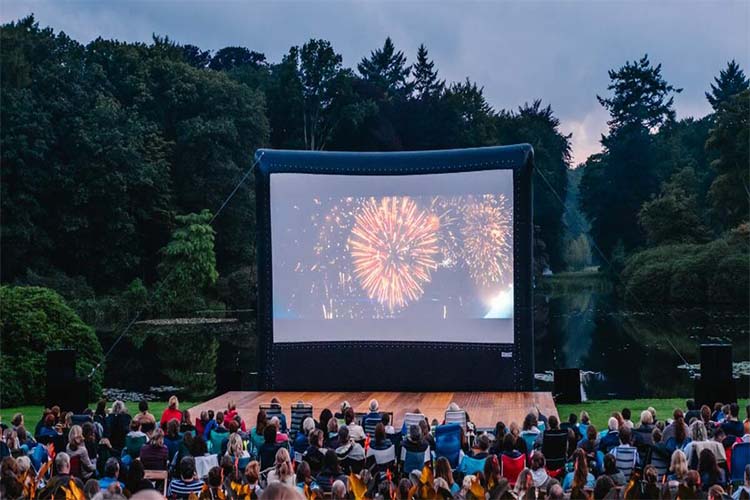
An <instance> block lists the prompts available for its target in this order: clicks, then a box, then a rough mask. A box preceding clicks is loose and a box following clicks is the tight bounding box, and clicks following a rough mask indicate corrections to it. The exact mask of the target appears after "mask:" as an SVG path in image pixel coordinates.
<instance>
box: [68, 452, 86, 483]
mask: <svg viewBox="0 0 750 500" xmlns="http://www.w3.org/2000/svg"><path fill="white" fill-rule="evenodd" d="M70 475H71V476H74V477H77V478H78V479H83V471H82V470H81V456H80V455H74V456H72V457H70Z"/></svg>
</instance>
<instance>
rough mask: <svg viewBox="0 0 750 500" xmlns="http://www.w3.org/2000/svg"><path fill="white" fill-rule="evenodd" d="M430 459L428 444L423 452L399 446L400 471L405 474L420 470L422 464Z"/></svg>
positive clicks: (430, 453)
mask: <svg viewBox="0 0 750 500" xmlns="http://www.w3.org/2000/svg"><path fill="white" fill-rule="evenodd" d="M430 461H432V452H431V451H430V447H429V446H428V447H427V449H426V450H425V451H424V452H421V451H409V450H407V449H406V448H401V465H402V468H401V472H403V473H404V474H405V475H409V473H411V471H413V470H418V471H421V470H422V468H423V467H424V464H426V463H427V462H430Z"/></svg>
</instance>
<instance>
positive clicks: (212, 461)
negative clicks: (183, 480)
mask: <svg viewBox="0 0 750 500" xmlns="http://www.w3.org/2000/svg"><path fill="white" fill-rule="evenodd" d="M218 465H219V458H218V457H217V456H216V455H203V456H200V457H195V472H196V473H197V474H198V477H199V478H201V479H205V478H206V477H208V471H209V470H211V468H212V467H218Z"/></svg>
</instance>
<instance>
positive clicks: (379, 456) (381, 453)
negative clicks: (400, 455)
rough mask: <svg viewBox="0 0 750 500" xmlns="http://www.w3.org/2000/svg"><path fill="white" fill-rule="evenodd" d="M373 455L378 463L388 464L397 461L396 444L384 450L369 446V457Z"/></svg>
mask: <svg viewBox="0 0 750 500" xmlns="http://www.w3.org/2000/svg"><path fill="white" fill-rule="evenodd" d="M370 457H372V458H373V459H374V461H375V463H376V464H378V465H386V464H389V463H392V462H395V461H396V446H395V445H391V446H390V447H388V448H386V449H384V450H376V449H374V448H372V447H370V448H367V458H370Z"/></svg>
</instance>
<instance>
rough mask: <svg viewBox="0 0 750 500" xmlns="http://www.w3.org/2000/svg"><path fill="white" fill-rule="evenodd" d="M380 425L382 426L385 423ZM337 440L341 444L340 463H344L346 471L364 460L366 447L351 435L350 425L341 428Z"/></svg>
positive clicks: (338, 449) (339, 447)
mask: <svg viewBox="0 0 750 500" xmlns="http://www.w3.org/2000/svg"><path fill="white" fill-rule="evenodd" d="M331 420H334V419H331ZM334 421H335V420H334ZM378 425H380V426H382V425H383V424H378ZM337 441H338V443H339V446H338V448H336V456H337V457H338V460H339V463H341V464H343V465H344V472H346V473H349V472H350V467H352V465H353V464H354V463H362V462H364V460H365V449H364V448H362V446H361V445H360V444H359V443H357V442H356V441H355V440H353V439H351V438H350V437H349V428H348V427H346V426H344V427H342V428H340V429H339V437H338V440H337ZM356 472H359V471H356Z"/></svg>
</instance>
